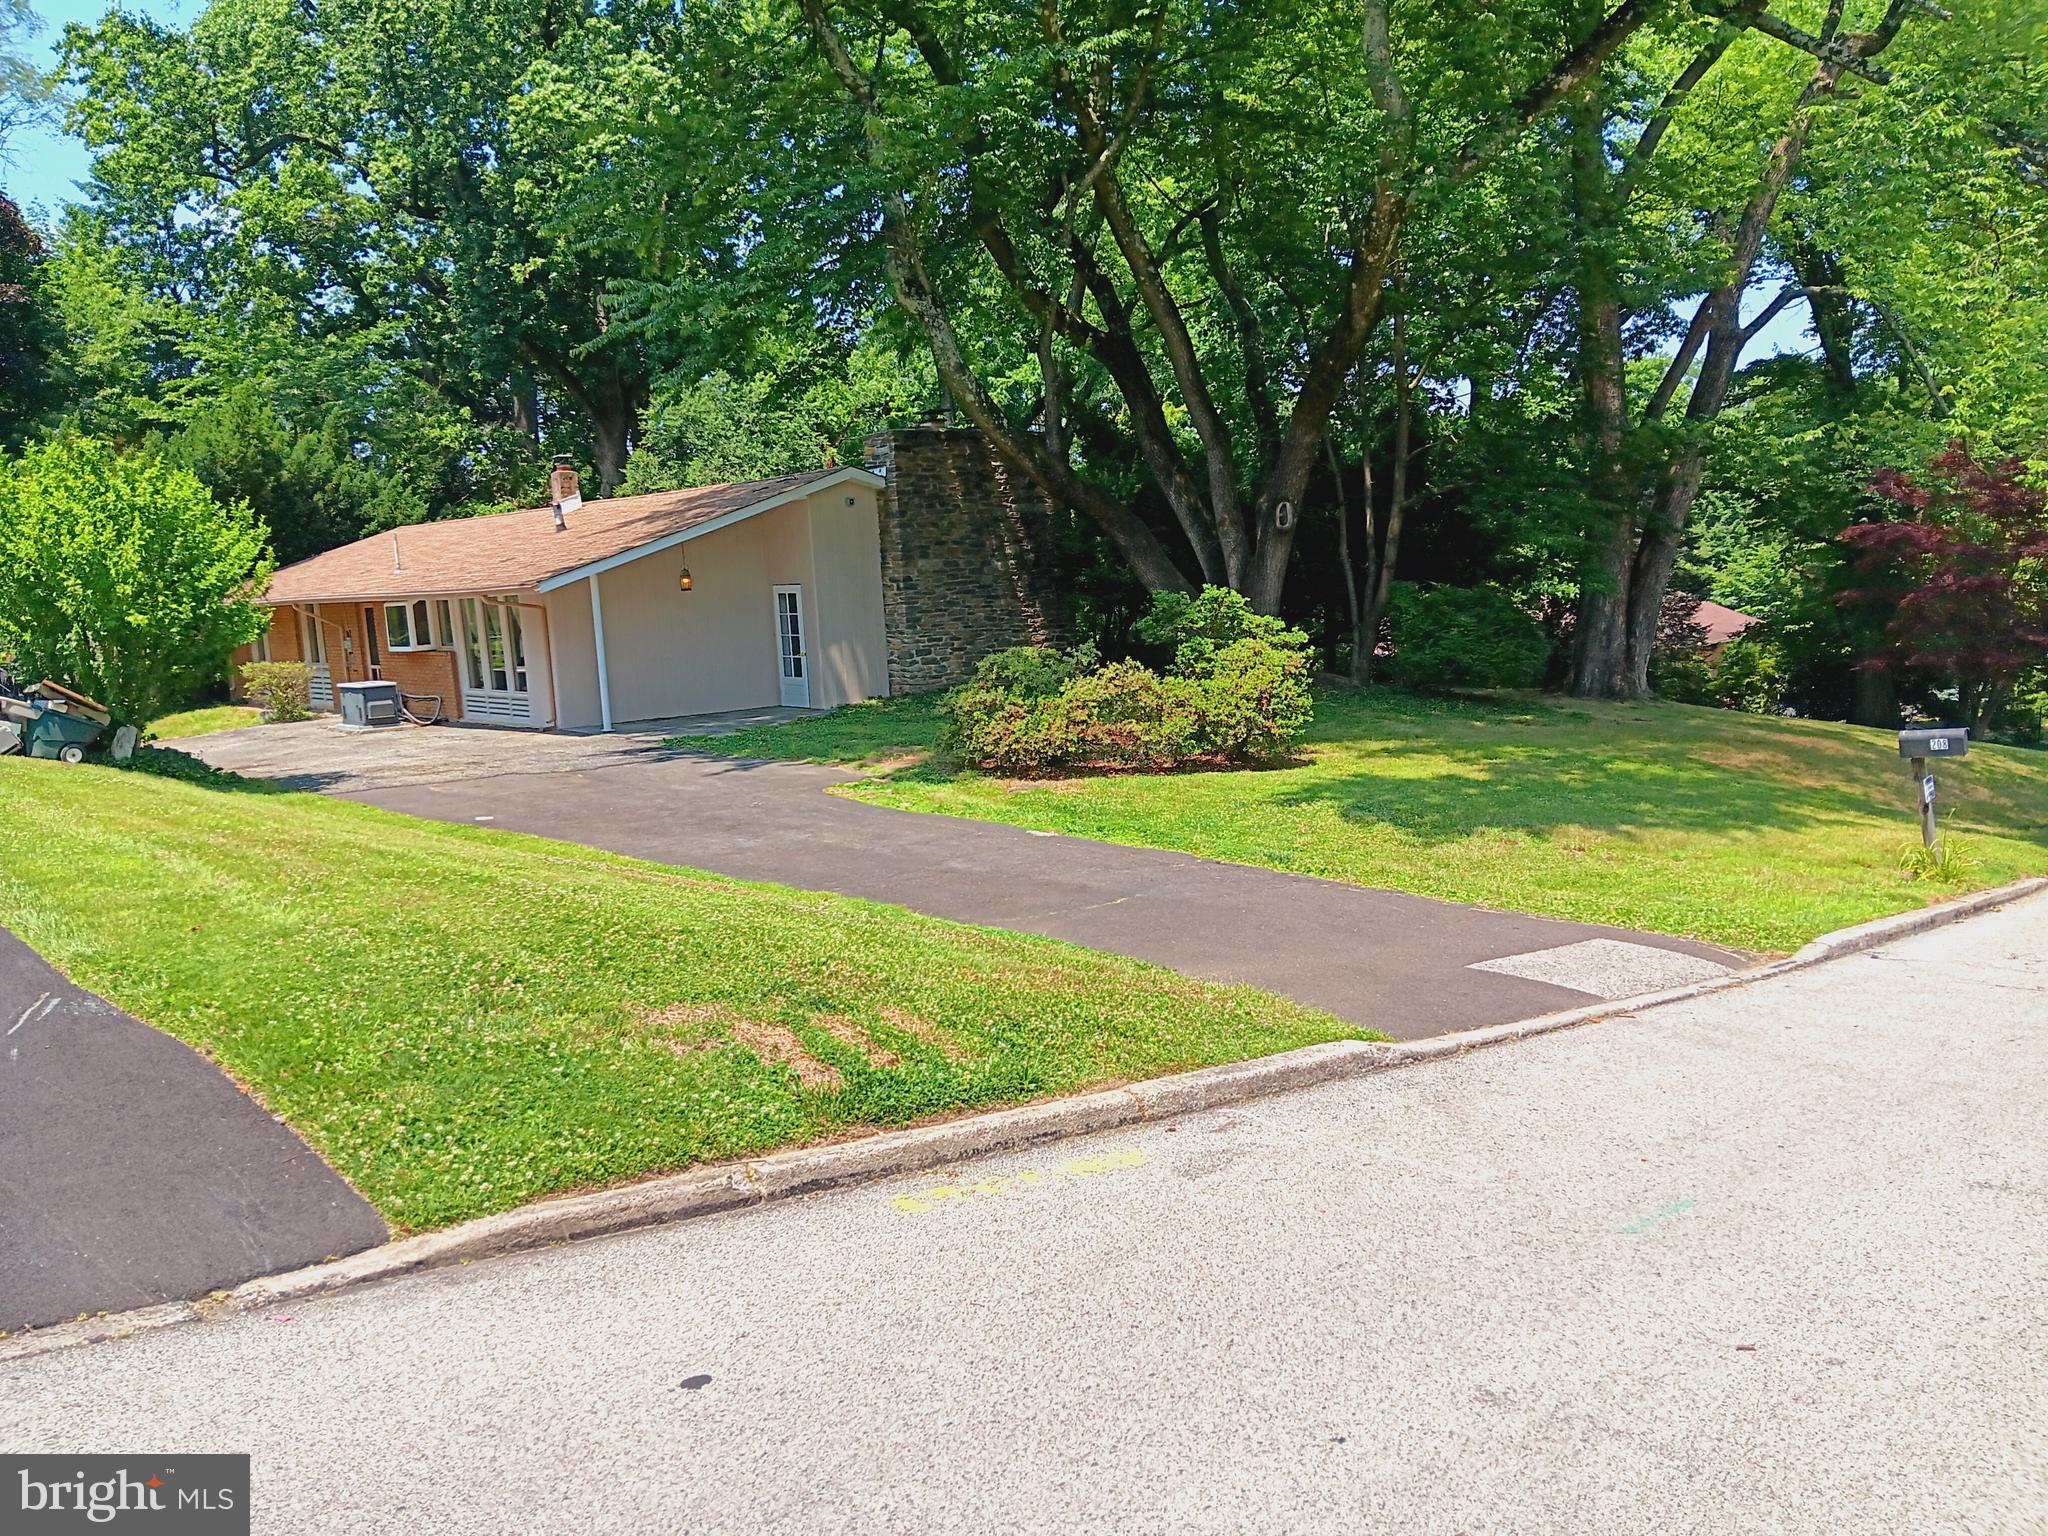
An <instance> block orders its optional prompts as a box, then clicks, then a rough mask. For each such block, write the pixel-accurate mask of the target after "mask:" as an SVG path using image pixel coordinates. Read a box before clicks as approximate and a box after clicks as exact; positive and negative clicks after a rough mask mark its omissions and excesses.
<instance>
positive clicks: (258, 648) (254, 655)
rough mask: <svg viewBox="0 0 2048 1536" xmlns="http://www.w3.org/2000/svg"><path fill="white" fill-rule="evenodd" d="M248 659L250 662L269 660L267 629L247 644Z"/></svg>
mask: <svg viewBox="0 0 2048 1536" xmlns="http://www.w3.org/2000/svg"><path fill="white" fill-rule="evenodd" d="M249 659H250V660H251V661H268V660H270V631H269V629H268V628H266V629H265V630H264V631H263V633H262V634H260V635H258V636H257V637H256V638H255V639H254V640H251V641H250V642H249Z"/></svg>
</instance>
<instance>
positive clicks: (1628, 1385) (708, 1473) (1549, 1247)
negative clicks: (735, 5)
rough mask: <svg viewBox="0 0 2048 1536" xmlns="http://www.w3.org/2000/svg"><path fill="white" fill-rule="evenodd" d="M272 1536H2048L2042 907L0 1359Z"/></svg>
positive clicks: (81, 1419) (2047, 1140)
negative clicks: (215, 1486)
mask: <svg viewBox="0 0 2048 1536" xmlns="http://www.w3.org/2000/svg"><path fill="white" fill-rule="evenodd" d="M0 1446H4V1447H6V1448H7V1449H8V1450H9V1451H11V1452H27V1451H51V1452H78V1453H84V1452H93V1451H117V1450H119V1451H139V1450H149V1451H154V1452H159V1453H163V1452H204V1451H246V1452H249V1453H251V1454H252V1456H253V1458H254V1463H253V1465H254V1476H255V1482H254V1500H255V1511H256V1529H257V1530H259V1531H263V1532H358V1531H365V1532H367V1531H378V1532H382V1531H431V1532H434V1533H436V1536H459V1533H465V1532H479V1533H489V1536H498V1533H500V1532H504V1531H508V1530H517V1531H522V1532H540V1533H546V1532H564V1533H574V1536H586V1533H589V1532H594V1531H603V1532H606V1533H621V1532H624V1533H636V1532H657V1531H658V1532H669V1531H705V1532H736V1533H756V1532H761V1533H768V1532H784V1531H787V1532H801V1533H817V1532H841V1531H846V1532H884V1531H888V1532H895V1531H903V1532H922V1531H939V1530H945V1531H973V1532H977V1533H982V1532H1007V1531H1029V1532H1048V1533H1062V1536H1064V1533H1070V1532H1096V1531H1100V1532H1105V1533H1116V1536H1132V1533H1145V1532H1155V1531H1156V1532H1219V1533H1222V1532H1228V1533H1239V1532H1265V1531H1291V1532H1306V1531H1331V1532H1345V1533H1353V1532H1400V1533H1404V1536H1405V1533H1434V1532H1442V1533H1452V1532H1465V1533H1470V1536H1479V1533H1513V1536H1546V1533H1558V1536H1567V1533H1568V1536H1584V1533H1589V1532H1598V1533H1601V1536H1608V1533H1628V1532H1643V1533H1659V1536H1663V1533H1674V1532H1699V1533H1707V1536H1746V1533H1751V1532H1757V1533H1762V1532H1774V1533H1785V1532H1796V1533H1806V1532H1811V1533H1815V1536H1863V1533H1868V1536H1906V1533H1911V1536H1931V1533H1936V1532H1968V1533H1972V1536H2019V1533H2035V1536H2038V1533H2040V1532H2042V1531H2044V1530H2048V899H2044V898H2038V897H2037V898H2035V899H2033V900H2031V901H2029V902H2026V903H2023V904H2018V905H2015V906H2012V907H2008V908H2006V909H2004V910H2002V911H2000V912H1997V913H1995V914H1992V915H1987V916H1984V917H1980V918H1977V919H1973V920H1971V921H1970V922H1968V923H1966V924H1961V925H1958V926H1953V927H1950V928H1946V929H1943V930H1939V931H1937V932H1934V933H1931V934H1927V935H1923V936H1921V937H1918V938H1914V939H1910V940H1906V941H1903V942H1900V943H1898V944H1896V945H1895V946H1893V947H1890V948H1887V949H1883V950H1880V951H1876V952H1873V953H1871V954H1868V955H1863V956H1857V957H1852V958H1848V959H1844V960H1840V961H1836V962H1833V963H1831V964H1828V965H1825V966H1822V967H1819V968H1815V969H1808V970H1805V971H1801V972H1797V973H1794V974H1790V975H1785V976H1781V977H1776V978H1772V979H1770V980H1767V981H1763V982H1760V983H1757V984H1755V985H1753V986H1750V987H1746V988H1741V989H1737V990H1733V991H1726V992H1720V993H1716V994H1714V995H1711V996H1708V997H1702V998H1698V999H1695V1000H1693V1001H1691V1002H1687V1003H1683V1004H1678V1005H1673V1006H1668V1007H1664V1008H1660V1009H1656V1010H1654V1011H1651V1012H1648V1013H1645V1014H1642V1015H1640V1016H1637V1017H1631V1018H1624V1019H1620V1020H1614V1021H1610V1022H1606V1023H1600V1024H1593V1025H1587V1026H1583V1027H1581V1028H1578V1029H1574V1030H1569V1031H1564V1032H1561V1033H1557V1034H1552V1035H1546V1036H1542V1037H1539V1038H1536V1039H1533V1040H1527V1041H1524V1042H1521V1043H1519V1044H1515V1045H1509V1046H1503V1047H1497V1048H1494V1049H1491V1050H1486V1051H1480V1052H1475V1053H1472V1054H1468V1055H1464V1056H1459V1057H1454V1058H1450V1059H1446V1060H1443V1061H1438V1062H1433V1063H1429V1064H1425V1065H1420V1066H1416V1067H1411V1068H1406V1069H1402V1070H1398V1071H1390V1072H1382V1073H1378V1074H1375V1075H1372V1076H1369V1077H1365V1078H1358V1079H1353V1080H1349V1081H1346V1082H1341V1083H1334V1084H1330V1085H1327V1086H1324V1087H1320V1088H1316V1089H1313V1090H1309V1091H1304V1092H1300V1093H1295V1094H1289V1095H1283V1096H1280V1097H1275V1098H1271V1099H1266V1100H1262V1101H1259V1102H1256V1103H1252V1104H1248V1105H1243V1106H1239V1107H1237V1108H1234V1109H1229V1110H1224V1111H1215V1112H1210V1113H1206V1114H1202V1115H1197V1116H1191V1117H1188V1118H1185V1119H1183V1120H1180V1121H1177V1122H1166V1123H1159V1124H1154V1125H1150V1126H1144V1127H1139V1128H1135V1129H1130V1130H1124V1131H1117V1132H1110V1133H1106V1134H1104V1135H1102V1136H1097V1137H1092V1138H1086V1139H1082V1140H1076V1141H1071V1142H1064V1143H1058V1144H1051V1145H1046V1146H1042V1147H1039V1148H1036V1149H1033V1150H1031V1151H1029V1152H1026V1153H1022V1154H1014V1155H1005V1156H1001V1157H994V1158H990V1159H987V1160H983V1161H977V1162H973V1163H970V1164H968V1165H966V1166H963V1167H959V1168H956V1169H951V1170H944V1171H941V1172H937V1173H932V1174H925V1175H921V1176H916V1177H910V1178H902V1179H895V1180H890V1181H886V1182H883V1183H879V1184H875V1185H869V1186H864V1187H860V1188H855V1189H850V1190H844V1191H839V1192H836V1193H831V1194H825V1195H819V1196H813V1197H810V1198H808V1199H804V1200H800V1201H794V1202H790V1203H786V1204H780V1205H774V1206H768V1207H764V1208H760V1209H756V1210H750V1211H740V1212H734V1213H730V1214H726V1215H721V1216H716V1217H711V1218H707V1219H704V1220H700V1221H694V1222H686V1223H682V1224H679V1225H676V1226H671V1227H665V1228H659V1229H654V1230H650V1231H646V1232H640V1233H635V1234H630V1235H627V1236H622V1237H616V1238H610V1239H603V1240H598V1241H593V1242H589V1243H584V1244H580V1245H576V1246H571V1247H566V1248H560V1249H552V1250H546V1251H542V1252H537V1253H532V1254H527V1255H523V1256H520V1257H515V1258H508V1259H500V1260H494V1261H489V1262H485V1263H479V1264H476V1265H473V1266H470V1267H467V1268H462V1269H456V1270H447V1271H437V1272H431V1273H428V1274H423V1275H416V1276H412V1277H408V1278H405V1279H402V1280H397V1281H393V1282H389V1283H387V1284H383V1285H379V1286H372V1287H365V1288H363V1289H360V1290H356V1291H351V1292H345V1293H342V1294H339V1295H336V1296H330V1297H326V1298H320V1299H315V1300H309V1301H304V1302H298V1303H294V1304H291V1305H289V1306H284V1307H279V1308H277V1309H275V1310H272V1311H266V1312H259V1313H250V1314H241V1315H236V1316H232V1317H225V1318H222V1319H219V1320H217V1321H214V1322H210V1323H202V1324H194V1325H190V1326H186V1327H180V1328H173V1329H168V1330H165V1331H162V1332H156V1333H150V1334H144V1335H139V1336H137V1337H135V1338H132V1339H128V1340H125V1341H121V1342H116V1343H110V1344H101V1345H93V1346H89V1347H85V1348H79V1349H73V1350H68V1351H64V1352H60V1353H56V1354H51V1355H47V1356H43V1357H41V1358H37V1359H30V1360H24V1361H20V1362H16V1363H14V1364H11V1365H5V1366H0Z"/></svg>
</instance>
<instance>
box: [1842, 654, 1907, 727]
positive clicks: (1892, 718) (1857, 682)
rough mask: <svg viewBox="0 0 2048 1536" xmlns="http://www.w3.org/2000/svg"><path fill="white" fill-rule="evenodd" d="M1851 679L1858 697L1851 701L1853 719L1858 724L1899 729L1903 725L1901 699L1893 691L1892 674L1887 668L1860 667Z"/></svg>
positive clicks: (1851, 675) (1850, 709) (1851, 717)
mask: <svg viewBox="0 0 2048 1536" xmlns="http://www.w3.org/2000/svg"><path fill="white" fill-rule="evenodd" d="M1850 677H1851V678H1852V679H1853V686H1854V688H1855V695H1854V697H1853V698H1852V699H1851V700H1850V704H1849V718H1850V719H1851V720H1853V721H1854V722H1855V723H1856V724H1858V725H1876V726H1882V727H1883V728H1885V729H1886V730H1892V729H1895V728H1896V727H1897V726H1898V723H1899V700H1898V695H1897V694H1896V693H1895V692H1894V691H1893V689H1892V675H1891V673H1890V672H1889V671H1887V670H1886V669H1885V668H1883V667H1858V668H1856V669H1855V671H1854V672H1852V673H1851V674H1850Z"/></svg>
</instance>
